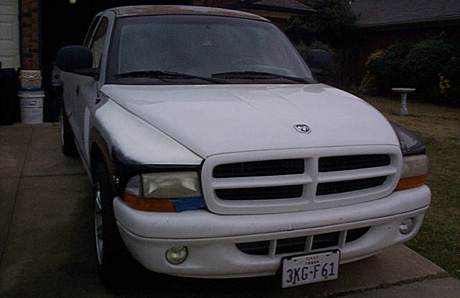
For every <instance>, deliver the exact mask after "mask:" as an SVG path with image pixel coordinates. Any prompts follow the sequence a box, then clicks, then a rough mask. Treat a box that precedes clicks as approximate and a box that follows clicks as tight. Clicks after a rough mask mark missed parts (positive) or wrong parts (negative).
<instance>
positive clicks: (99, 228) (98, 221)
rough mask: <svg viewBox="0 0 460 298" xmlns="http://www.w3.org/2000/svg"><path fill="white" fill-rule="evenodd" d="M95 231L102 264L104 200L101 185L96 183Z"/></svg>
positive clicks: (98, 255)
mask: <svg viewBox="0 0 460 298" xmlns="http://www.w3.org/2000/svg"><path fill="white" fill-rule="evenodd" d="M94 232H95V236H96V253H97V261H98V263H99V265H101V264H102V258H103V255H104V252H103V249H104V238H103V232H104V231H103V218H102V201H101V185H100V183H99V182H97V183H96V197H95V204H94Z"/></svg>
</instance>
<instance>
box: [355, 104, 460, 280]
mask: <svg viewBox="0 0 460 298" xmlns="http://www.w3.org/2000/svg"><path fill="white" fill-rule="evenodd" d="M364 99H365V100H366V101H367V102H368V103H370V104H371V105H373V106H374V107H375V108H377V109H378V110H379V111H380V112H382V113H383V114H384V115H385V116H386V117H387V118H388V119H389V120H391V121H393V122H396V123H398V124H399V125H401V126H403V127H405V128H407V129H409V130H410V131H412V132H413V133H415V134H416V135H417V136H418V137H419V138H420V139H421V140H422V141H423V142H424V143H425V145H426V148H427V155H428V156H429V158H430V172H429V177H428V181H427V184H428V185H429V186H430V188H431V191H432V201H431V207H430V208H429V209H428V211H427V213H426V216H425V220H424V223H423V226H422V228H421V230H420V232H419V234H418V235H417V237H416V238H415V239H413V240H411V241H409V242H408V243H407V244H406V245H407V246H408V247H410V248H411V249H413V250H415V251H417V252H418V253H420V254H421V255H423V256H424V257H426V258H428V259H429V260H431V261H432V262H434V263H436V264H437V265H439V266H441V267H442V268H443V269H445V270H447V271H448V272H449V274H451V275H452V276H454V277H457V278H460V109H456V108H449V107H446V106H440V105H434V104H427V103H419V102H416V101H415V100H412V101H411V99H410V95H409V99H408V109H409V115H408V116H399V109H400V101H399V100H398V99H388V98H382V97H364Z"/></svg>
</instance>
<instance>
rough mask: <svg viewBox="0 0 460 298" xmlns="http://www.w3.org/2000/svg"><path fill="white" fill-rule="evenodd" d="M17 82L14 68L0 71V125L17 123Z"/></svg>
mask: <svg viewBox="0 0 460 298" xmlns="http://www.w3.org/2000/svg"><path fill="white" fill-rule="evenodd" d="M17 99H18V80H17V73H16V70H15V69H14V68H4V69H0V125H10V124H12V123H13V122H14V121H19V104H18V103H17Z"/></svg>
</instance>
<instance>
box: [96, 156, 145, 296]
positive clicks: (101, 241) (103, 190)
mask: <svg viewBox="0 0 460 298" xmlns="http://www.w3.org/2000/svg"><path fill="white" fill-rule="evenodd" d="M94 185H95V192H94V194H95V196H94V197H95V204H94V231H95V248H96V260H97V267H98V273H99V276H100V278H101V281H102V283H103V284H104V285H105V286H106V287H110V288H113V287H120V286H123V285H130V284H131V285H132V284H137V283H139V282H142V281H143V278H144V276H145V271H146V269H144V268H143V267H141V266H140V265H139V263H137V262H136V261H135V260H134V259H133V257H132V256H131V255H130V254H129V252H128V250H127V249H126V246H125V244H124V243H123V240H122V238H121V236H120V233H119V231H118V226H117V223H116V219H115V215H114V211H113V199H114V197H115V193H114V191H113V190H112V187H111V184H110V181H109V172H108V169H107V166H106V164H105V163H103V162H101V163H99V164H98V165H97V167H96V171H95V173H94Z"/></svg>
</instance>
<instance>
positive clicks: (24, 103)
mask: <svg viewBox="0 0 460 298" xmlns="http://www.w3.org/2000/svg"><path fill="white" fill-rule="evenodd" d="M18 97H19V105H20V107H21V122H22V123H24V124H40V123H43V98H44V97H45V93H44V92H43V89H28V90H27V89H26V90H24V89H21V90H19V92H18Z"/></svg>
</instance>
